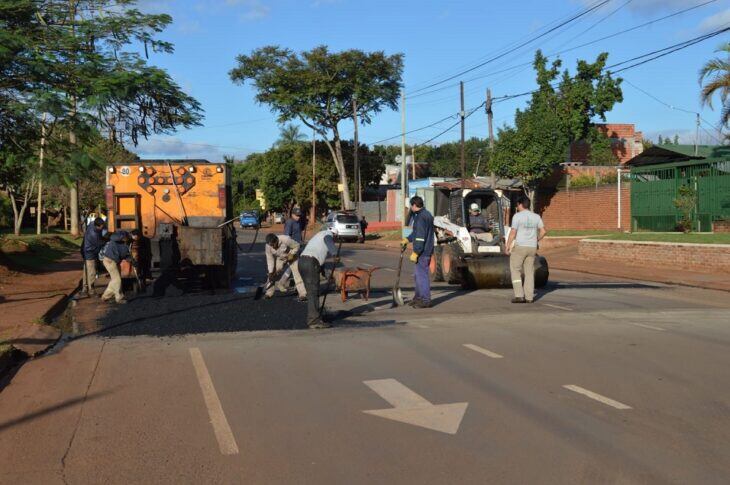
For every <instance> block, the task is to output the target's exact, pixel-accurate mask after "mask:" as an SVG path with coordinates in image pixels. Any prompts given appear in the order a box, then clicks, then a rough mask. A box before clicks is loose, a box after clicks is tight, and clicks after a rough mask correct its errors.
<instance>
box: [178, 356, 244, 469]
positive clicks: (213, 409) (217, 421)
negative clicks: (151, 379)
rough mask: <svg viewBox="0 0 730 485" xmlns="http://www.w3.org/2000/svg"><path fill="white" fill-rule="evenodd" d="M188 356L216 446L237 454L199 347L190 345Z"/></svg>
mask: <svg viewBox="0 0 730 485" xmlns="http://www.w3.org/2000/svg"><path fill="white" fill-rule="evenodd" d="M190 358H191V359H192V360H193V367H195V373H196V374H197V376H198V382H199V383H200V390H201V391H203V399H204V400H205V406H206V407H207V408H208V416H210V424H211V425H213V432H214V433H215V438H216V439H217V440H218V447H219V448H220V450H221V453H223V454H224V455H237V454H238V445H237V444H236V438H234V437H233V432H232V431H231V427H230V426H229V425H228V420H227V419H226V415H225V413H224V412H223V406H221V401H220V399H218V393H217V392H215V387H213V380H212V379H211V378H210V374H209V373H208V368H207V367H206V366H205V361H204V360H203V354H201V353H200V349H199V348H197V347H192V348H191V349H190Z"/></svg>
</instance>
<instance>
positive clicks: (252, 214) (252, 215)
mask: <svg viewBox="0 0 730 485" xmlns="http://www.w3.org/2000/svg"><path fill="white" fill-rule="evenodd" d="M239 221H240V222H241V228H245V227H252V228H254V229H258V228H259V224H260V223H259V214H258V212H256V211H246V212H241V217H240V218H239Z"/></svg>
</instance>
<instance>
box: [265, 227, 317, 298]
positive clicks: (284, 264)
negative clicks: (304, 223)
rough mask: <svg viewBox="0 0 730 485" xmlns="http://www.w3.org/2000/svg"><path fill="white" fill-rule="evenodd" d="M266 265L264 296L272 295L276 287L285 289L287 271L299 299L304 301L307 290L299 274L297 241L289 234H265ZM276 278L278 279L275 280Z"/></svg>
mask: <svg viewBox="0 0 730 485" xmlns="http://www.w3.org/2000/svg"><path fill="white" fill-rule="evenodd" d="M264 252H265V253H266V267H267V269H268V273H269V275H268V279H267V282H266V288H267V290H266V295H265V296H266V298H271V297H273V296H274V292H276V290H277V288H278V290H279V291H281V292H282V293H285V292H286V291H287V286H288V283H289V271H291V273H292V274H293V275H294V283H295V284H296V287H297V293H298V294H299V299H300V300H302V301H304V299H306V298H307V290H306V289H305V287H304V282H303V281H302V276H301V275H300V274H299V262H298V261H297V259H298V256H299V243H298V242H296V241H295V240H294V239H292V238H291V237H289V236H284V235H283V234H282V235H280V236H277V235H276V234H274V233H269V234H267V235H266V249H265V251H264ZM277 279H278V281H276V280H277Z"/></svg>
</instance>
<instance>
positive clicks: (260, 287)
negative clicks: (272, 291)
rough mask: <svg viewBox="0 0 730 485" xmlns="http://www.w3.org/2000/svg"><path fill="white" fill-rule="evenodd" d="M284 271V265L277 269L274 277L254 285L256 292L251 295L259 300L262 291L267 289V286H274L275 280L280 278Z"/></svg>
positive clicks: (262, 293) (264, 291) (262, 294)
mask: <svg viewBox="0 0 730 485" xmlns="http://www.w3.org/2000/svg"><path fill="white" fill-rule="evenodd" d="M284 271H286V266H284V267H283V268H282V269H280V270H279V271H277V272H276V274H275V275H274V277H273V278H271V280H267V281H266V283H264V284H263V285H261V286H258V287H256V294H255V295H254V296H253V299H254V300H260V299H261V297H263V296H264V293H266V292H267V291H269V288H271V287H272V286H274V285H275V284H276V281H277V280H278V279H279V278H281V275H283V274H284Z"/></svg>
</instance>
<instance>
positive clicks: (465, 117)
mask: <svg viewBox="0 0 730 485" xmlns="http://www.w3.org/2000/svg"><path fill="white" fill-rule="evenodd" d="M485 104H486V102H484V103H482V104H480V105H479V106H477V107H476V108H473V109H471V110H469V113H468V114H466V115H465V116H464V119H465V120H466V119H467V118H468V117H470V116H471V115H473V114H474V113H476V112H477V111H478V110H479V109H480V108H482V107H483V106H484V105H485ZM460 123H461V120H459V121H457V122H456V123H454V124H453V125H451V126H449V127H448V128H446V129H445V130H444V131H442V132H441V133H439V134H438V135H436V136H434V137H431V138H429V139H428V140H426V141H424V142H423V143H419V144H418V145H417V146H421V145H426V144H428V143H431V142H432V141H434V140H435V139H436V138H438V137H440V136H441V135H443V134H445V133H448V132H449V131H451V130H453V129H454V128H456V127H457V126H459V124H460Z"/></svg>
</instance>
